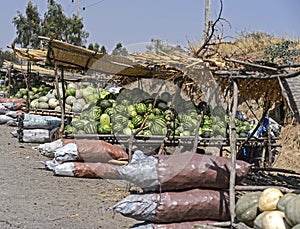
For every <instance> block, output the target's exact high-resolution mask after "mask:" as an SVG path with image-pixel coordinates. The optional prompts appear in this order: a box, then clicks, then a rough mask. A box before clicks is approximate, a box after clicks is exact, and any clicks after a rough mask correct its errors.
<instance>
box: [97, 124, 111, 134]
mask: <svg viewBox="0 0 300 229" xmlns="http://www.w3.org/2000/svg"><path fill="white" fill-rule="evenodd" d="M111 131H112V128H111V125H107V124H104V125H102V124H101V123H100V124H99V125H98V127H97V132H98V134H110V133H111Z"/></svg>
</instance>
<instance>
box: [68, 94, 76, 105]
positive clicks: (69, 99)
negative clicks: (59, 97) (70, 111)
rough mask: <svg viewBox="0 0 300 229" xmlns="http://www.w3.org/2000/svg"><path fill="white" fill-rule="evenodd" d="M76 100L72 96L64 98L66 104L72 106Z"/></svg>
mask: <svg viewBox="0 0 300 229" xmlns="http://www.w3.org/2000/svg"><path fill="white" fill-rule="evenodd" d="M75 102H76V98H75V97H74V96H71V95H70V96H68V97H67V98H66V104H68V105H70V106H72V105H73V104H74V103H75Z"/></svg>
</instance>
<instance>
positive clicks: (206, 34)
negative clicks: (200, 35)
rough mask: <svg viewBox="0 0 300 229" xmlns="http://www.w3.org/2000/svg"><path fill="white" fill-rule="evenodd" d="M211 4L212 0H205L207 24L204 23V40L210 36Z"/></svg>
mask: <svg viewBox="0 0 300 229" xmlns="http://www.w3.org/2000/svg"><path fill="white" fill-rule="evenodd" d="M210 3H211V0H205V22H204V38H205V40H206V39H208V36H209V21H210Z"/></svg>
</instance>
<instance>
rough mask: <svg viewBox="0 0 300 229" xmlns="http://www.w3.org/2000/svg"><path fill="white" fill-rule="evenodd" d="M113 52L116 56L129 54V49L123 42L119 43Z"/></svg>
mask: <svg viewBox="0 0 300 229" xmlns="http://www.w3.org/2000/svg"><path fill="white" fill-rule="evenodd" d="M111 54H112V55H114V56H128V51H127V49H126V48H124V47H123V46H122V44H121V43H118V44H117V45H116V47H115V49H114V50H113V51H112V53H111Z"/></svg>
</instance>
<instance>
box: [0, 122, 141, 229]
mask: <svg viewBox="0 0 300 229" xmlns="http://www.w3.org/2000/svg"><path fill="white" fill-rule="evenodd" d="M12 130H13V128H12V127H8V126H6V125H2V126H0V168H1V169H0V177H1V180H0V209H1V210H0V228H3V229H6V228H22V229H24V228H30V229H40V228H51V229H53V228H60V229H67V228H72V229H77V228H78V229H85V228H86V229H92V228H105V229H107V228H108V229H110V228H113V229H116V228H129V227H130V226H131V225H134V224H135V223H137V221H135V220H133V219H130V218H126V217H123V216H122V215H120V214H115V215H114V214H113V213H112V212H109V211H107V210H106V208H107V207H110V206H112V205H113V204H114V203H116V202H117V201H119V200H120V199H122V198H123V197H124V196H125V195H127V194H128V193H126V192H125V190H126V187H125V184H124V183H122V182H121V181H118V182H117V181H110V180H101V179H87V178H74V177H58V176H53V173H52V172H51V171H47V170H45V169H44V165H43V164H42V163H41V162H44V161H46V160H48V158H46V157H44V156H41V155H40V154H39V152H38V151H35V150H33V149H32V147H33V146H36V145H38V144H29V143H19V142H18V140H17V139H16V138H13V137H12V136H11V134H10V132H11V131H12Z"/></svg>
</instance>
